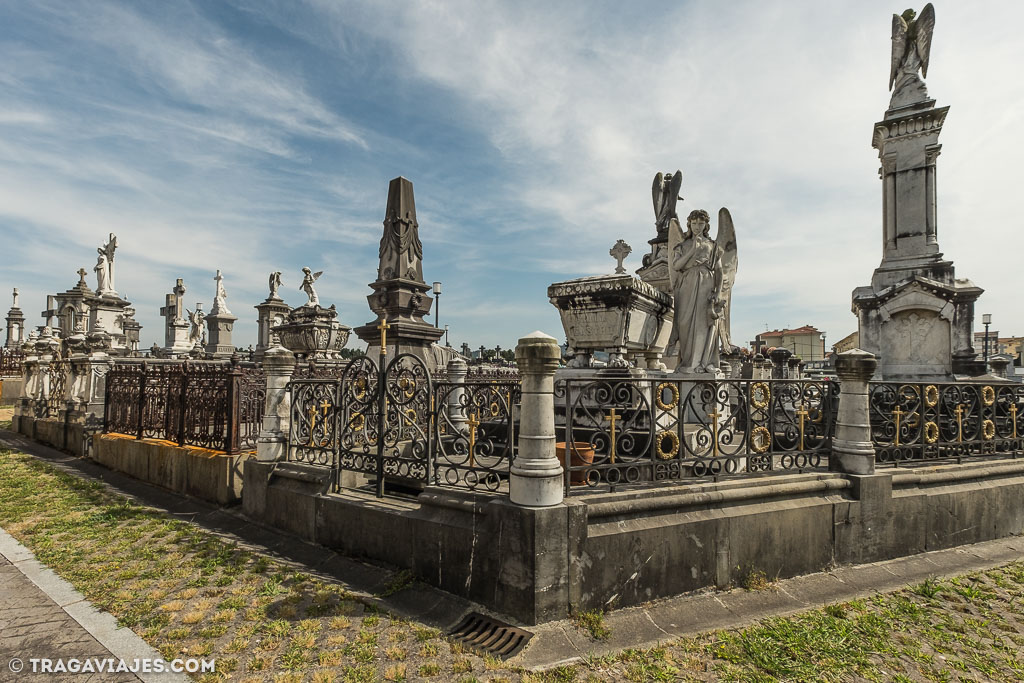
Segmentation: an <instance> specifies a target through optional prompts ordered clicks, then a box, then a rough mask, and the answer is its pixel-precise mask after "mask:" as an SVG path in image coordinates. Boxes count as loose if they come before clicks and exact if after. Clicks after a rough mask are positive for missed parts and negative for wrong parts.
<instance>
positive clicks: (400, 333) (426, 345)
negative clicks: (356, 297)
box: [355, 177, 444, 370]
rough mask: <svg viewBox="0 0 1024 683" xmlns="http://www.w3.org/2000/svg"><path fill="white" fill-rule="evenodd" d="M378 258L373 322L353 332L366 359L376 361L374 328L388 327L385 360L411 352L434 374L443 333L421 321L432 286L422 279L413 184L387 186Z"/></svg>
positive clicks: (376, 333)
mask: <svg viewBox="0 0 1024 683" xmlns="http://www.w3.org/2000/svg"><path fill="white" fill-rule="evenodd" d="M379 256H380V264H379V266H378V268H377V279H376V280H375V281H374V282H371V283H370V288H371V289H373V294H370V295H369V296H367V297H366V300H367V302H369V304H370V310H371V311H373V312H374V313H375V314H376V315H377V319H376V320H374V321H372V322H369V323H367V324H365V325H363V326H362V327H357V328H356V329H355V333H356V335H358V336H359V338H360V339H362V340H363V341H364V342H366V343H367V344H368V345H369V348H368V350H367V354H368V355H369V356H370V357H371V358H373V357H376V355H377V354H378V353H379V352H380V337H381V333H380V328H379V327H378V326H379V325H381V323H382V322H387V324H388V326H387V342H388V355H389V357H392V358H393V357H394V355H393V354H396V352H397V353H411V354H413V355H415V356H417V357H418V358H420V359H422V360H423V362H424V363H425V364H426V366H427V367H428V368H429V369H430V370H435V369H437V368H436V367H435V365H436V361H435V356H434V353H433V351H432V350H431V344H434V343H436V342H437V340H438V339H440V338H441V336H442V335H443V334H444V330H441V329H438V328H437V327H434V326H433V325H431V324H430V323H428V322H425V321H424V320H423V316H425V315H426V314H427V313H429V312H430V304H431V301H432V299H431V297H429V296H427V292H428V291H429V290H430V285H428V284H427V283H426V282H424V280H423V244H422V243H421V242H420V236H419V223H418V222H417V221H416V202H415V200H414V199H413V191H412V183H411V182H410V181H408V180H406V179H405V178H402V177H398V178H395V179H394V180H392V181H391V184H390V186H389V187H388V205H387V210H386V211H385V217H384V234H383V236H382V237H381V240H380V251H379ZM394 347H397V349H396V348H394Z"/></svg>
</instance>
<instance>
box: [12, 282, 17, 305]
mask: <svg viewBox="0 0 1024 683" xmlns="http://www.w3.org/2000/svg"><path fill="white" fill-rule="evenodd" d="M17 307H18V288H17V287H15V288H14V303H13V304H11V308H17Z"/></svg>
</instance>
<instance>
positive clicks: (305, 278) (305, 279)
mask: <svg viewBox="0 0 1024 683" xmlns="http://www.w3.org/2000/svg"><path fill="white" fill-rule="evenodd" d="M323 274H324V271H322V270H318V271H317V272H315V273H314V272H313V271H312V270H310V269H309V268H303V269H302V284H301V285H299V289H301V290H302V291H303V292H305V293H306V296H307V297H309V301H307V302H306V303H304V304H303V306H319V305H320V297H319V296H317V293H316V289H315V288H314V287H313V283H314V282H316V281H317V280H319V279H320V276H321V275H323Z"/></svg>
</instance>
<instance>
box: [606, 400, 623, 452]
mask: <svg viewBox="0 0 1024 683" xmlns="http://www.w3.org/2000/svg"><path fill="white" fill-rule="evenodd" d="M604 419H605V422H608V423H609V425H610V431H611V435H612V442H611V450H610V451H609V453H608V461H609V462H610V463H611V464H612V465H614V464H615V423H616V422H618V421H619V420H621V419H622V416H621V415H616V414H615V408H612V409H611V410H610V414H609V415H608V417H606V418H604Z"/></svg>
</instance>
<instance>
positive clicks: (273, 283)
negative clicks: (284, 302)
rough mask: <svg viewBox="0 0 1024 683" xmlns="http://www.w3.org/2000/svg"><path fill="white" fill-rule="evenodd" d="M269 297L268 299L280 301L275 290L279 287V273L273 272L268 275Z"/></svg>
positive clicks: (277, 271) (278, 271)
mask: <svg viewBox="0 0 1024 683" xmlns="http://www.w3.org/2000/svg"><path fill="white" fill-rule="evenodd" d="M269 284H270V296H268V297H267V298H268V299H280V298H281V297H280V295H278V293H277V288H278V287H280V286H281V271H280V270H275V271H274V272H273V273H271V274H270V282H269Z"/></svg>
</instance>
